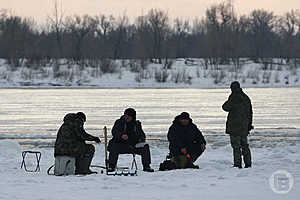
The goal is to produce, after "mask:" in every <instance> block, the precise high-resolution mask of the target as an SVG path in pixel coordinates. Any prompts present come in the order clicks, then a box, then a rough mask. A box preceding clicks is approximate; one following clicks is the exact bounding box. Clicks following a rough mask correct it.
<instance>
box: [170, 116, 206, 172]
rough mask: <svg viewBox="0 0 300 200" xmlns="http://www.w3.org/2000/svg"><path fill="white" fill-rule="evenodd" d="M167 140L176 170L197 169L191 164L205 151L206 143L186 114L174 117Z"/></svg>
mask: <svg viewBox="0 0 300 200" xmlns="http://www.w3.org/2000/svg"><path fill="white" fill-rule="evenodd" d="M168 140H169V143H170V144H169V149H170V154H171V157H173V158H174V161H175V163H176V166H177V168H199V167H198V166H196V165H194V164H193V163H194V162H195V161H196V160H197V159H198V158H199V157H200V155H201V154H202V153H203V152H204V151H205V148H206V141H205V139H204V137H203V135H202V133H201V131H200V130H199V129H198V127H197V126H196V125H195V124H194V123H193V120H192V119H191V118H190V115H189V114H188V113H187V112H183V113H181V114H180V115H179V116H177V117H175V120H174V121H173V124H172V125H171V127H170V128H169V132H168Z"/></svg>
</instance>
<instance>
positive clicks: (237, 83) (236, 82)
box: [230, 81, 241, 89]
mask: <svg viewBox="0 0 300 200" xmlns="http://www.w3.org/2000/svg"><path fill="white" fill-rule="evenodd" d="M230 88H231V89H240V88H241V85H240V83H239V82H238V81H233V82H232V83H231V85H230Z"/></svg>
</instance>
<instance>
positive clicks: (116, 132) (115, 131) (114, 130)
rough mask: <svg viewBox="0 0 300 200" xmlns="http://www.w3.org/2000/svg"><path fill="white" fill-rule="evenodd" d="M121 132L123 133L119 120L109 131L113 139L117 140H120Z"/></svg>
mask: <svg viewBox="0 0 300 200" xmlns="http://www.w3.org/2000/svg"><path fill="white" fill-rule="evenodd" d="M123 132H124V130H123V127H122V123H121V121H120V120H117V121H115V124H114V126H113V128H112V130H111V133H112V135H113V137H114V138H116V139H118V140H121V137H122V134H123Z"/></svg>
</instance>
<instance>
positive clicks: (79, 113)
mask: <svg viewBox="0 0 300 200" xmlns="http://www.w3.org/2000/svg"><path fill="white" fill-rule="evenodd" d="M76 115H77V117H79V118H80V119H81V120H82V121H83V122H86V116H85V114H84V113H83V112H78V113H76Z"/></svg>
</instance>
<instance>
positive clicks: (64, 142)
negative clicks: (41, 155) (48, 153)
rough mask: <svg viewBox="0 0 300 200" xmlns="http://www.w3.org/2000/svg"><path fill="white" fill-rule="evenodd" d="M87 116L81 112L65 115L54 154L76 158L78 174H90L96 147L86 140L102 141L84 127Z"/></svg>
mask: <svg viewBox="0 0 300 200" xmlns="http://www.w3.org/2000/svg"><path fill="white" fill-rule="evenodd" d="M85 121H86V116H85V114H84V113H82V112H79V113H77V114H75V113H69V114H67V115H66V116H65V117H64V123H63V125H62V126H61V127H60V129H59V130H58V133H57V138H56V141H55V149H54V156H55V157H56V156H70V157H75V158H76V171H75V173H76V174H90V173H92V171H90V169H89V167H90V164H91V162H92V159H93V156H94V152H95V147H94V146H93V145H91V144H86V143H85V141H95V142H97V143H99V142H100V139H99V138H98V137H94V136H92V135H90V134H88V133H87V132H86V131H85V130H84V128H83V125H84V122H85Z"/></svg>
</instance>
